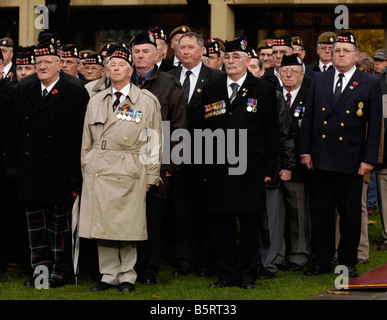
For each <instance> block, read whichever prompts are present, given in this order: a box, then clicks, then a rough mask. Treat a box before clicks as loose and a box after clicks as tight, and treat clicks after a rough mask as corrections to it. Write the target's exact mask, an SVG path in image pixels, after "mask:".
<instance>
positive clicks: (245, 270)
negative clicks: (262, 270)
mask: <svg viewBox="0 0 387 320" xmlns="http://www.w3.org/2000/svg"><path fill="white" fill-rule="evenodd" d="M237 219H238V220H237ZM237 221H239V235H238V227H237V226H238V223H237ZM214 231H215V232H214V234H215V248H216V258H217V271H218V277H219V280H225V281H229V282H235V283H237V284H241V283H245V282H248V283H255V280H256V276H257V266H258V258H259V252H258V246H259V215H258V213H257V214H231V213H218V214H215V216H214ZM237 239H239V243H237Z"/></svg>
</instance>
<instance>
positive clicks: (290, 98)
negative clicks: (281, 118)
mask: <svg viewBox="0 0 387 320" xmlns="http://www.w3.org/2000/svg"><path fill="white" fill-rule="evenodd" d="M291 103H292V95H291V94H290V92H288V93H287V94H286V106H287V107H288V108H290V105H291Z"/></svg>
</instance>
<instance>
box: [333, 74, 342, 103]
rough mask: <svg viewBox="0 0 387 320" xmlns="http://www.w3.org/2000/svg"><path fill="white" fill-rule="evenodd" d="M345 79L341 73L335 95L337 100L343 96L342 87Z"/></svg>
mask: <svg viewBox="0 0 387 320" xmlns="http://www.w3.org/2000/svg"><path fill="white" fill-rule="evenodd" d="M343 77H344V74H343V73H339V80H337V82H336V87H335V93H334V96H335V98H337V97H338V96H339V95H340V94H341V91H342V86H343Z"/></svg>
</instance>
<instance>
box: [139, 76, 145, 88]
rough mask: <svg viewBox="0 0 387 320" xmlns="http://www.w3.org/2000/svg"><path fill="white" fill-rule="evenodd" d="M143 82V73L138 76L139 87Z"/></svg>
mask: <svg viewBox="0 0 387 320" xmlns="http://www.w3.org/2000/svg"><path fill="white" fill-rule="evenodd" d="M144 83H145V77H144V76H143V75H141V76H139V77H138V87H139V88H140V89H141V88H142V87H143V85H144Z"/></svg>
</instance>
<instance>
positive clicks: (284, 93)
mask: <svg viewBox="0 0 387 320" xmlns="http://www.w3.org/2000/svg"><path fill="white" fill-rule="evenodd" d="M300 88H301V86H299V87H298V88H297V89H294V90H293V91H290V92H289V91H287V90H286V89H285V88H283V95H284V98H285V101H286V99H287V97H286V94H287V93H290V94H291V95H292V96H291V98H290V105H292V104H293V102H294V99H295V98H296V97H297V94H298V91H300Z"/></svg>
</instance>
